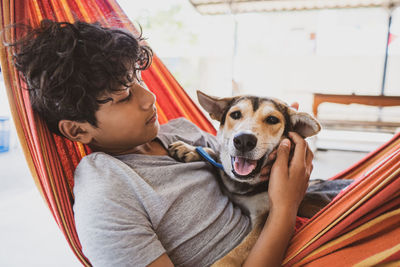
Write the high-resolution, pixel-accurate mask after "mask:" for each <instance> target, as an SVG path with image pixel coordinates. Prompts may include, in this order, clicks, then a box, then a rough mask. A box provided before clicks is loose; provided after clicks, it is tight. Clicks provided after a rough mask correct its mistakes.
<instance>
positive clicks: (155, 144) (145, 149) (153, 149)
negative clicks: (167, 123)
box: [92, 138, 168, 156]
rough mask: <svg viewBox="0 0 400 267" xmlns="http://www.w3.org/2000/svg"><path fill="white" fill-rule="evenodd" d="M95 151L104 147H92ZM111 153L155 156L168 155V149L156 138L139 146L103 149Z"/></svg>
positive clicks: (115, 154)
mask: <svg viewBox="0 0 400 267" xmlns="http://www.w3.org/2000/svg"><path fill="white" fill-rule="evenodd" d="M92 150H93V151H102V149H96V148H95V147H92ZM103 152H105V153H107V154H110V155H114V156H117V155H126V154H142V155H153V156H164V155H168V151H167V150H166V149H165V147H164V146H163V145H162V144H161V142H160V141H159V140H158V139H157V138H156V139H154V140H152V141H150V142H148V143H145V144H142V145H140V146H137V147H133V148H128V149H126V150H123V151H103Z"/></svg>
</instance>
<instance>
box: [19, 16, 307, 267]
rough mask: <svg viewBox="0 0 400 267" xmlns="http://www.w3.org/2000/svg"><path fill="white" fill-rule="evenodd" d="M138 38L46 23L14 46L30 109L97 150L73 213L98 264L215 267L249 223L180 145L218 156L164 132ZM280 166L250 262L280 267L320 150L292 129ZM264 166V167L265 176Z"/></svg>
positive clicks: (192, 136) (209, 141) (83, 171)
mask: <svg viewBox="0 0 400 267" xmlns="http://www.w3.org/2000/svg"><path fill="white" fill-rule="evenodd" d="M140 41H141V37H134V36H132V35H131V34H129V33H127V32H125V31H123V30H119V29H110V28H104V27H101V26H100V25H97V24H87V23H83V22H76V23H74V24H70V23H57V22H52V21H43V22H42V23H41V25H40V27H38V28H37V29H34V30H32V31H30V32H29V33H28V34H27V35H26V36H25V37H24V38H23V39H21V41H19V42H18V43H16V44H14V45H15V46H16V53H15V57H14V62H15V65H16V67H17V69H18V70H19V71H20V72H21V74H22V76H23V77H24V78H25V81H26V83H27V87H28V88H27V89H28V90H29V92H30V97H31V101H32V105H33V108H34V110H35V111H36V112H38V113H39V115H40V116H42V117H43V119H44V120H45V121H46V123H47V125H48V126H49V128H50V130H52V131H53V132H55V133H57V134H59V135H63V136H65V137H67V138H69V139H70V140H73V141H79V142H82V143H84V144H88V145H89V146H90V147H91V148H92V149H93V151H95V152H94V153H92V154H90V155H88V156H86V157H85V158H83V159H82V161H81V162H80V163H79V166H78V167H77V169H76V172H75V187H74V195H75V203H74V215H75V222H76V227H77V231H78V234H79V238H80V241H81V244H82V248H83V252H84V253H85V255H86V256H87V257H88V258H89V260H90V261H91V263H92V264H93V265H94V266H151V267H157V266H174V265H176V266H208V265H211V264H212V263H214V262H215V261H216V260H218V259H219V258H221V257H223V256H224V255H226V254H227V253H228V252H229V251H230V250H232V249H233V248H234V247H235V246H237V245H238V244H239V243H240V242H241V241H242V240H243V238H244V237H245V236H246V234H247V233H248V232H249V231H250V229H249V219H248V218H247V217H246V216H244V215H243V214H242V213H241V211H240V209H239V208H237V207H235V206H234V205H233V204H232V203H231V202H230V201H229V199H227V197H226V196H224V195H223V194H222V193H221V191H220V189H219V187H218V183H217V178H216V175H217V174H216V172H215V171H214V169H212V167H210V166H209V165H208V164H207V163H205V162H193V163H181V162H177V161H175V160H174V159H173V158H171V157H169V156H168V152H167V150H166V148H167V147H168V145H169V144H170V143H172V142H174V141H177V140H183V141H185V142H187V143H189V144H192V145H201V146H208V147H211V148H213V149H214V150H217V149H218V145H217V143H216V141H215V138H214V137H213V136H211V135H209V134H207V133H204V132H203V131H201V130H199V129H198V128H197V127H196V126H195V125H193V124H192V123H190V122H188V121H187V120H184V119H176V120H172V121H171V122H169V123H167V124H165V125H162V126H160V125H159V123H158V121H157V111H156V108H155V96H154V95H153V94H152V93H151V92H150V91H148V90H147V89H146V88H144V85H142V84H141V82H140V71H141V70H144V69H146V68H147V67H148V66H149V65H150V64H151V56H152V52H151V50H150V48H148V47H146V46H143V45H140V43H139V42H140ZM289 136H290V138H291V139H292V142H293V143H294V145H295V149H294V156H293V159H292V160H291V161H290V164H289V162H288V161H289V160H288V159H289V151H290V146H291V143H290V141H289V140H287V139H285V140H283V141H282V143H281V145H280V146H279V148H278V151H277V158H276V161H275V163H274V165H273V167H272V170H271V174H270V182H269V189H268V195H269V199H270V205H271V210H270V214H269V217H268V220H267V222H266V224H265V226H264V230H263V232H262V234H261V236H260V237H259V239H258V241H257V243H256V245H255V246H254V248H253V249H252V251H251V253H250V255H249V257H248V258H247V259H246V262H245V265H246V266H266V265H268V266H280V264H281V261H282V258H283V255H284V253H285V250H286V247H287V244H288V242H289V240H290V237H291V235H292V231H293V229H294V223H295V217H296V213H297V209H298V206H299V204H300V202H301V200H302V198H303V196H304V193H305V191H306V188H307V182H308V179H309V176H310V173H311V170H312V163H311V162H312V158H313V155H312V153H311V151H310V150H309V149H308V147H307V144H306V142H305V141H304V140H303V139H302V138H301V137H300V136H298V135H297V134H295V133H290V135H289ZM266 171H267V170H266Z"/></svg>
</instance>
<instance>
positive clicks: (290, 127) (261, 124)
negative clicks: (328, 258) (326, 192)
mask: <svg viewBox="0 0 400 267" xmlns="http://www.w3.org/2000/svg"><path fill="white" fill-rule="evenodd" d="M197 96H198V99H199V103H200V105H201V106H202V107H203V108H204V109H205V110H206V111H207V112H208V113H209V114H210V116H211V118H212V119H215V120H217V121H219V122H220V127H219V130H218V133H217V140H218V142H219V145H220V148H219V151H212V150H211V149H210V148H205V150H206V151H207V152H208V153H209V154H210V156H212V157H213V158H215V159H216V160H217V161H219V162H221V164H222V166H223V171H221V181H220V184H221V188H222V190H223V192H224V193H225V194H226V195H228V197H229V198H230V199H231V201H232V202H234V203H235V204H236V205H238V206H239V207H240V208H241V209H242V210H243V211H244V212H245V213H247V214H248V215H249V216H250V220H251V224H252V229H253V230H252V232H251V233H250V234H249V235H248V236H247V237H246V239H245V240H244V241H243V242H242V243H241V244H240V245H239V246H238V247H236V248H235V249H234V250H232V251H231V252H230V253H229V254H228V255H227V256H225V257H224V258H222V259H221V260H219V261H218V262H217V263H216V264H215V265H216V266H241V264H242V263H243V261H244V259H245V258H246V257H247V255H248V253H249V251H250V249H251V248H252V246H253V244H254V242H255V241H256V240H257V238H258V235H259V233H260V231H261V229H262V227H263V224H264V222H265V219H266V216H267V213H268V209H269V205H268V195H267V193H266V191H267V189H268V174H267V175H265V174H264V173H263V174H262V173H261V169H262V168H263V167H265V166H267V165H271V164H272V162H271V160H270V158H271V157H269V156H270V154H271V153H272V152H273V151H275V150H276V148H277V146H278V145H279V143H280V141H281V140H282V139H283V138H285V137H287V134H288V132H289V131H294V132H297V133H298V134H300V135H301V136H303V137H304V138H306V137H309V136H313V135H315V134H317V133H318V132H319V131H320V130H321V126H320V124H319V122H318V121H317V120H316V119H315V118H313V117H312V116H311V115H309V114H308V113H304V112H298V111H297V110H295V109H293V108H291V107H289V106H288V105H287V104H286V103H284V102H282V101H280V100H277V99H272V98H263V97H256V96H237V97H229V98H217V97H212V96H209V95H206V94H204V93H202V92H200V91H197ZM169 153H170V155H171V156H173V157H175V158H176V159H178V160H181V161H184V162H190V161H198V160H201V159H202V158H201V157H200V155H199V154H198V153H197V152H196V150H195V147H193V146H191V145H188V144H186V143H183V142H180V141H178V142H175V143H173V144H171V146H170V147H169ZM325 204H326V203H324V205H325Z"/></svg>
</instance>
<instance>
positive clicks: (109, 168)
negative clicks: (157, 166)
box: [74, 153, 165, 266]
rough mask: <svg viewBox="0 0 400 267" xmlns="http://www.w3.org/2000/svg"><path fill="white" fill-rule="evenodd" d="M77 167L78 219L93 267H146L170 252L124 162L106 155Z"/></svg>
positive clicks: (82, 162)
mask: <svg viewBox="0 0 400 267" xmlns="http://www.w3.org/2000/svg"><path fill="white" fill-rule="evenodd" d="M95 154H96V155H93V154H92V155H89V156H87V157H85V158H84V159H82V161H81V162H80V164H79V165H78V167H77V169H76V171H75V186H74V194H75V203H74V215H75V223H76V228H77V232H78V236H79V239H80V242H81V244H82V249H83V253H84V254H85V255H86V256H87V257H88V259H89V260H90V262H91V263H92V265H93V266H146V265H148V264H150V263H151V262H153V261H154V260H156V259H157V258H158V257H160V256H161V255H162V254H163V253H165V249H164V247H163V246H162V244H161V242H160V241H159V240H158V238H157V235H156V233H155V231H154V229H153V225H152V222H151V221H150V219H149V216H148V214H147V213H146V210H145V208H144V206H143V204H142V203H141V202H140V199H141V198H142V197H145V196H141V195H139V194H140V190H139V193H138V192H137V190H135V188H139V189H140V187H144V186H146V185H145V184H141V182H140V179H132V178H133V176H135V175H137V174H136V173H135V172H134V171H133V170H132V169H130V168H129V167H128V166H126V165H125V164H124V163H123V162H120V161H119V160H117V159H115V158H113V157H111V156H107V155H105V154H102V153H95Z"/></svg>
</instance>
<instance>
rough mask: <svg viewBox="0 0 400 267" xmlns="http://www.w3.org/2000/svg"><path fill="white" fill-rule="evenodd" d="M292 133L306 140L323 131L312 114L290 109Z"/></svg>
mask: <svg viewBox="0 0 400 267" xmlns="http://www.w3.org/2000/svg"><path fill="white" fill-rule="evenodd" d="M288 113H289V117H290V123H291V125H292V131H294V132H296V133H298V134H300V135H301V136H302V137H304V138H306V137H309V136H313V135H316V134H317V133H318V132H319V131H321V124H320V123H319V122H318V121H317V120H316V119H315V118H314V117H313V116H311V115H310V114H308V113H306V112H298V111H297V110H295V109H293V108H290V107H288Z"/></svg>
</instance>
